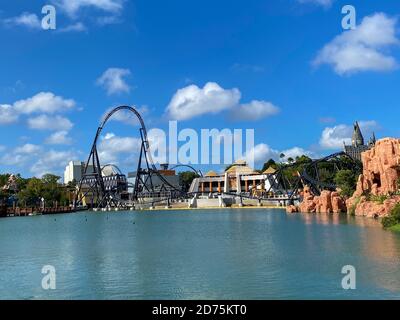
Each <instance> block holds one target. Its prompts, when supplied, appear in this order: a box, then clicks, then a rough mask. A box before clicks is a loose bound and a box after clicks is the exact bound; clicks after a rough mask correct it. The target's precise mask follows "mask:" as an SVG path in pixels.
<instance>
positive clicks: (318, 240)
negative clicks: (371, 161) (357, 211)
mask: <svg viewBox="0 0 400 320" xmlns="http://www.w3.org/2000/svg"><path fill="white" fill-rule="evenodd" d="M45 265H52V266H54V267H55V270H56V289H55V290H44V289H42V285H41V282H42V277H43V276H44V275H42V273H41V270H42V267H43V266H45ZM345 265H352V266H354V267H355V268H356V285H357V289H356V290H344V289H342V286H341V282H342V277H344V275H343V274H342V273H341V271H342V267H343V266H345ZM341 298H344V299H361V298H366V299H372V298H377V299H399V298H400V235H399V234H396V233H392V232H389V231H384V230H382V228H381V226H380V224H379V222H376V221H374V220H371V219H364V218H353V217H347V216H345V215H344V216H337V215H336V216H332V215H330V216H329V215H312V214H304V215H303V214H296V215H287V214H286V213H285V212H284V211H283V210H278V209H275V210H273V209H235V210H226V209H225V210H193V211H187V210H180V211H147V212H120V213H79V214H69V215H56V216H37V217H26V218H4V219H0V299H341Z"/></svg>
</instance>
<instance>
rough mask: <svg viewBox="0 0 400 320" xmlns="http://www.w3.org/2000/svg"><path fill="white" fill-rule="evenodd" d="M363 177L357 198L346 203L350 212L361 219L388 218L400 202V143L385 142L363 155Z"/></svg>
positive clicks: (358, 185) (393, 140) (378, 143)
mask: <svg viewBox="0 0 400 320" xmlns="http://www.w3.org/2000/svg"><path fill="white" fill-rule="evenodd" d="M361 157H362V162H363V173H362V174H361V175H360V177H359V179H358V182H357V189H356V192H355V193H354V195H353V197H352V198H350V199H348V200H347V201H346V204H347V208H348V211H349V212H351V213H354V214H355V215H359V216H369V217H383V216H387V215H388V214H389V213H390V211H391V210H392V209H393V207H394V206H395V205H396V203H398V202H400V196H399V195H397V194H396V193H397V192H398V190H399V188H398V187H399V186H398V182H399V181H400V180H399V179H400V139H393V138H385V139H382V140H379V141H377V142H376V144H375V147H374V148H372V149H371V150H369V151H366V152H364V153H363V154H362V155H361Z"/></svg>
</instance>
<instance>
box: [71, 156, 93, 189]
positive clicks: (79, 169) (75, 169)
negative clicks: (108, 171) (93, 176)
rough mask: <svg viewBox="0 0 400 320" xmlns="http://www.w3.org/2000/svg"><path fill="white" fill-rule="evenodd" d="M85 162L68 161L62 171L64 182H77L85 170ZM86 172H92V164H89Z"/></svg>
mask: <svg viewBox="0 0 400 320" xmlns="http://www.w3.org/2000/svg"><path fill="white" fill-rule="evenodd" d="M85 165H86V163H85V162H82V161H70V162H69V163H68V165H67V167H66V168H65V171H64V184H68V183H70V182H72V181H74V180H75V181H76V182H79V181H80V180H81V179H82V176H83V174H84V171H85ZM88 172H93V166H92V165H89V168H88Z"/></svg>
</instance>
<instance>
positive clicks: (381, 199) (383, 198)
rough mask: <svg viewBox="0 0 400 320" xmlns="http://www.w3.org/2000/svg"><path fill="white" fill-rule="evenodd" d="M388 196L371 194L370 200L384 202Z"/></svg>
mask: <svg viewBox="0 0 400 320" xmlns="http://www.w3.org/2000/svg"><path fill="white" fill-rule="evenodd" d="M388 198H389V197H388V196H385V195H381V196H373V195H372V196H371V197H370V200H371V201H374V202H378V203H379V204H383V203H384V202H385V200H387V199H388Z"/></svg>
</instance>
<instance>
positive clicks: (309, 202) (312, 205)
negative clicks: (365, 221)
mask: <svg viewBox="0 0 400 320" xmlns="http://www.w3.org/2000/svg"><path fill="white" fill-rule="evenodd" d="M287 212H289V213H294V212H306V213H341V212H346V202H345V199H343V198H342V197H341V196H340V194H339V192H336V191H335V192H332V191H322V192H321V195H320V196H318V197H317V196H314V195H313V194H312V193H311V191H310V189H309V188H308V187H305V188H304V191H303V201H302V202H301V203H300V205H299V206H298V207H296V206H289V207H288V208H287Z"/></svg>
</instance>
